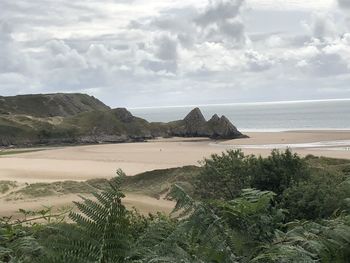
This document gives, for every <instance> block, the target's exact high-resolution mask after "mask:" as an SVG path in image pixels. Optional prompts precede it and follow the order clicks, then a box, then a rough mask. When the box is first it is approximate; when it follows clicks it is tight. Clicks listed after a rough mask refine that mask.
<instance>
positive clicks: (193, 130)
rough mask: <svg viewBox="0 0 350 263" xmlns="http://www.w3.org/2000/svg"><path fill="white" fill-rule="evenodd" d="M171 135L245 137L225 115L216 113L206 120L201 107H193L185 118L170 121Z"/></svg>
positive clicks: (222, 137) (216, 137)
mask: <svg viewBox="0 0 350 263" xmlns="http://www.w3.org/2000/svg"><path fill="white" fill-rule="evenodd" d="M170 126H171V131H170V133H171V135H172V136H181V137H210V138H215V139H235V138H241V137H244V135H243V134H242V133H241V132H239V131H238V130H237V128H236V127H235V126H234V125H233V124H232V123H231V122H230V120H229V119H227V118H226V117H225V116H221V117H219V116H218V115H217V114H215V115H214V116H213V117H212V118H211V119H210V120H209V121H206V120H205V118H204V116H203V114H202V112H201V111H200V109H199V108H195V109H193V110H192V111H191V112H190V113H189V114H188V115H187V116H186V117H185V118H184V119H183V120H181V121H176V122H172V123H170Z"/></svg>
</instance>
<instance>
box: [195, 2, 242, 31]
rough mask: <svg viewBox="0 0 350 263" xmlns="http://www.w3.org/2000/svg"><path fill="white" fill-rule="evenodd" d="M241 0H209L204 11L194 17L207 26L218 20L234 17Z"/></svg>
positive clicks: (198, 22) (223, 20) (222, 20)
mask: <svg viewBox="0 0 350 263" xmlns="http://www.w3.org/2000/svg"><path fill="white" fill-rule="evenodd" d="M242 3H243V0H215V1H211V2H210V4H209V6H208V7H207V9H206V11H205V12H204V13H203V14H201V15H200V16H199V17H198V18H196V19H195V21H196V23H197V24H199V25H201V26H204V27H205V26H208V25H210V24H215V23H218V22H225V21H226V20H229V19H232V18H235V17H237V16H238V14H239V10H240V8H241V6H242Z"/></svg>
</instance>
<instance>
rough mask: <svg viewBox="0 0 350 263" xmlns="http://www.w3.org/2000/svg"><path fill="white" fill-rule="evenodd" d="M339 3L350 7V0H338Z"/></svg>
mask: <svg viewBox="0 0 350 263" xmlns="http://www.w3.org/2000/svg"><path fill="white" fill-rule="evenodd" d="M338 3H339V6H340V7H342V8H346V9H350V0H338Z"/></svg>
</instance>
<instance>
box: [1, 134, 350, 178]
mask: <svg viewBox="0 0 350 263" xmlns="http://www.w3.org/2000/svg"><path fill="white" fill-rule="evenodd" d="M247 135H248V136H250V138H240V139H235V140H210V139H208V138H176V137H175V138H161V139H159V138H158V139H154V140H148V141H147V142H138V143H136V142H133V143H117V144H89V145H74V146H60V147H44V148H41V149H40V151H28V152H24V153H23V152H22V153H18V154H17V153H16V154H9V155H6V154H5V155H1V156H0V180H13V181H19V182H27V183H32V182H52V181H66V180H73V181H74V180H75V181H83V180H88V179H94V178H111V177H113V176H115V172H116V171H117V169H118V168H121V169H122V170H124V171H125V173H126V174H127V175H130V176H132V175H136V174H138V173H142V172H146V171H151V170H156V169H167V168H174V167H181V166H186V165H199V162H200V161H201V160H203V159H204V158H207V157H210V155H211V154H220V153H222V152H224V151H226V150H230V149H242V151H243V152H244V153H246V154H254V155H262V156H267V155H269V154H270V152H271V150H272V149H274V148H279V149H281V150H282V149H285V148H287V147H288V146H289V148H291V150H292V151H293V152H296V153H298V154H300V155H301V156H306V155H308V154H312V155H316V156H326V157H332V158H341V159H350V151H348V150H347V147H350V131H297V132H295V131H293V132H279V133H263V132H258V133H247ZM325 142H326V143H325ZM322 143H323V144H322ZM16 150H19V149H16ZM10 151H11V150H10Z"/></svg>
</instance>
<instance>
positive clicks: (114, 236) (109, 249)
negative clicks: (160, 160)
mask: <svg viewBox="0 0 350 263" xmlns="http://www.w3.org/2000/svg"><path fill="white" fill-rule="evenodd" d="M93 196H94V198H95V199H96V200H91V199H87V198H84V197H82V200H83V201H82V202H75V205H76V207H77V209H78V211H79V212H71V213H70V215H69V217H70V219H71V220H72V221H74V222H75V223H76V226H77V227H76V228H74V229H70V231H69V232H67V233H63V236H64V238H63V240H61V242H58V244H57V246H55V247H54V249H56V250H57V251H59V255H58V256H56V257H55V258H54V261H56V262H76V263H79V262H84V263H88V262H91V263H92V262H94V263H112V262H113V263H116V262H124V261H125V258H126V256H127V254H128V252H129V247H130V244H129V242H130V238H129V236H130V233H129V220H128V211H127V210H126V208H125V207H124V206H123V205H122V203H121V200H122V198H123V197H124V194H123V193H122V192H121V191H120V178H116V179H115V180H113V181H111V182H110V187H109V188H108V189H107V190H105V191H103V192H101V193H94V194H93Z"/></svg>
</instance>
